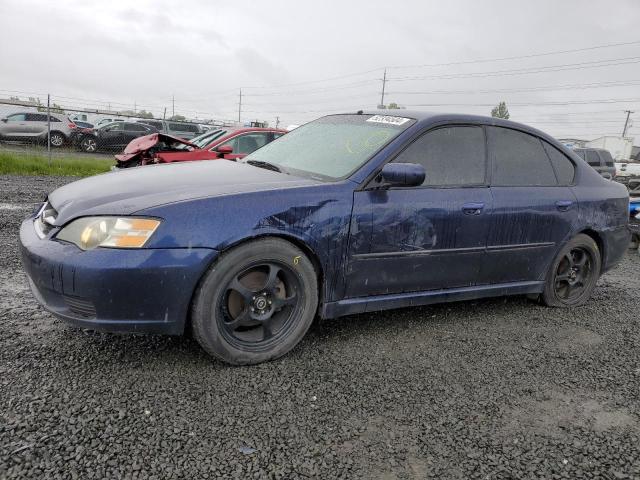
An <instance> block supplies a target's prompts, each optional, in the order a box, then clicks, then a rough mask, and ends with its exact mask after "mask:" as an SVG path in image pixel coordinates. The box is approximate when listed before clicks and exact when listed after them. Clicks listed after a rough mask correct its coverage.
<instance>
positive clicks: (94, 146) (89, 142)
mask: <svg viewBox="0 0 640 480" xmlns="http://www.w3.org/2000/svg"><path fill="white" fill-rule="evenodd" d="M80 148H81V149H82V151H83V152H87V153H94V152H95V151H96V150H98V143H97V142H96V139H95V138H93V137H84V138H83V139H82V141H81V142H80Z"/></svg>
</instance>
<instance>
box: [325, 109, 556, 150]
mask: <svg viewBox="0 0 640 480" xmlns="http://www.w3.org/2000/svg"><path fill="white" fill-rule="evenodd" d="M354 114H361V115H384V116H391V117H402V118H411V119H414V120H416V122H417V123H418V124H419V125H430V124H436V123H440V122H442V123H477V124H483V125H489V126H496V127H505V128H514V129H516V130H522V131H524V132H528V133H531V134H533V135H536V136H538V137H541V138H544V139H545V140H547V141H548V142H549V143H552V144H553V145H555V146H561V145H562V144H561V143H560V142H558V141H557V140H556V139H555V138H554V137H552V136H551V135H549V134H548V133H545V132H543V131H542V130H538V129H537V128H534V127H530V126H529V125H526V124H524V123H519V122H515V121H513V120H505V119H504V118H497V117H489V116H486V115H471V114H467V113H447V112H428V111H423V110H404V109H397V110H396V109H394V110H360V111H358V112H347V113H341V114H336V115H354ZM328 116H331V115H328Z"/></svg>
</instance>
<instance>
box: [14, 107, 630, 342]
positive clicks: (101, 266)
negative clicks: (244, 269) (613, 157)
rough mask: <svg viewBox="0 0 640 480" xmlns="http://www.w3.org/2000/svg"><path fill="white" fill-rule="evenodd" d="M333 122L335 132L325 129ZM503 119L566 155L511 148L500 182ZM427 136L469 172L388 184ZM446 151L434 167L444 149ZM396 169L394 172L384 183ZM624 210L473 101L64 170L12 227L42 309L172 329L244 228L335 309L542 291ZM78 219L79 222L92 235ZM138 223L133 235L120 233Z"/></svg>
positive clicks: (609, 263) (328, 309)
mask: <svg viewBox="0 0 640 480" xmlns="http://www.w3.org/2000/svg"><path fill="white" fill-rule="evenodd" d="M397 118H399V120H398V119H397ZM314 129H320V134H317V135H314V133H313V132H314ZM345 132H348V134H345ZM331 135H334V136H335V138H336V139H337V140H336V141H335V142H333V143H331V144H330V145H327V143H326V142H327V138H328V136H329V137H330V136H331ZM451 135H454V136H456V135H462V136H463V137H464V142H467V143H464V142H462V140H460V139H459V138H457V137H456V138H453V137H451ZM510 135H516V136H518V138H521V139H522V140H523V141H525V142H529V144H530V145H531V147H532V148H534V147H535V148H538V149H539V152H540V155H543V156H544V159H543V160H541V161H543V162H549V164H550V165H552V163H551V161H550V159H549V158H550V157H548V156H545V155H547V154H545V152H546V150H545V149H548V148H552V149H553V155H556V157H558V158H556V160H557V161H560V162H564V161H566V162H567V164H563V165H564V167H567V168H566V169H565V170H564V173H562V172H563V170H562V169H563V168H564V167H562V166H560V164H558V165H559V166H554V167H553V168H551V167H549V170H548V171H549V172H550V174H549V175H550V176H549V177H548V178H547V179H546V180H545V181H541V182H537V183H542V184H540V185H530V184H519V182H518V181H517V178H520V177H519V175H521V170H522V167H523V164H522V162H517V163H518V164H517V165H515V166H514V168H512V169H511V170H509V169H507V170H508V171H507V174H508V175H507V177H508V176H509V175H513V179H514V180H512V183H513V185H509V184H508V183H509V181H506V182H505V181H500V182H498V181H497V179H498V178H499V177H500V176H501V175H502V176H504V172H503V171H500V170H499V169H497V166H496V163H497V162H499V161H501V160H500V159H501V158H507V159H509V158H511V157H510V156H509V155H516V154H517V151H519V149H515V150H513V151H509V152H508V155H506V156H504V155H502V154H501V153H500V152H502V151H503V150H505V149H507V147H501V146H500V145H503V146H504V145H505V143H504V142H505V138H506V137H509V136H510ZM502 136H505V138H502ZM288 137H291V138H288ZM451 138H453V140H455V141H453V142H452V141H450V140H451ZM461 138H462V137H461ZM509 138H510V137H509ZM298 142H302V143H303V144H304V145H307V146H308V148H306V149H301V148H299V143H298ZM322 142H324V143H322ZM420 142H426V143H424V145H423V144H422V143H420ZM461 142H462V143H461ZM474 142H479V143H474ZM435 144H438V145H449V146H451V145H453V146H454V147H455V148H458V147H457V146H459V145H463V144H464V145H463V147H464V148H466V149H467V150H466V152H467V153H466V155H468V156H469V158H470V159H471V158H472V157H473V158H476V159H477V161H476V160H474V161H476V163H477V165H476V167H474V168H475V170H474V169H473V168H468V166H465V165H463V167H464V169H463V171H464V172H470V171H471V170H473V171H471V172H470V173H465V174H464V175H466V177H465V178H452V177H447V174H446V172H444V173H442V172H441V170H442V169H436V168H435V166H434V167H427V168H426V169H425V170H426V177H425V174H424V171H423V172H422V177H421V178H418V180H422V179H424V182H422V183H420V184H416V185H412V186H402V182H403V178H404V177H410V176H411V177H416V178H417V177H420V169H422V168H423V167H422V166H420V165H417V164H416V162H418V163H419V162H420V161H421V155H422V153H421V152H425V151H427V150H428V152H429V153H428V155H430V156H431V157H430V158H436V159H437V158H440V157H439V155H440V154H441V153H442V155H444V151H441V150H438V149H435V150H434V148H432V145H435ZM425 145H426V146H425ZM465 145H466V146H465ZM289 147H291V149H293V151H289V152H288V153H287V148H289ZM467 147H468V148H467ZM478 147H479V148H478ZM425 149H426V150H425ZM494 150H495V152H494V153H492V152H493V151H494ZM486 152H488V155H487V154H486ZM548 154H549V155H551V152H548ZM434 155H435V156H434ZM445 157H446V158H442V159H441V164H442V166H443V168H444V170H446V168H445V167H446V166H447V165H449V164H450V163H451V162H453V161H454V160H455V158H450V157H447V156H446V155H445ZM320 158H322V159H324V163H323V162H321V161H319V159H320ZM346 159H354V160H353V163H349V162H348V161H347V160H346ZM525 160H527V159H525ZM349 161H350V160H349ZM439 161H440V160H439ZM470 161H471V160H470ZM271 162H273V163H271ZM454 163H455V162H454ZM545 164H546V163H545ZM525 166H526V165H525ZM569 167H570V171H569V170H568V169H569ZM545 168H546V167H545ZM276 170H279V171H276ZM385 172H386V173H385ZM439 172H440V173H439ZM554 172H555V173H554ZM414 173H415V174H414ZM529 175H530V176H531V175H534V174H532V173H529ZM394 176H395V177H402V178H400V179H399V180H398V181H397V183H396V184H395V186H394V185H391V184H388V183H386V181H385V178H389V179H393V178H394ZM430 179H431V180H430ZM412 181H413V180H412ZM545 182H546V183H545ZM628 215H629V212H628V195H627V191H626V189H625V187H624V186H622V185H619V184H616V183H615V182H611V181H608V180H606V179H604V178H602V177H601V176H600V175H599V174H598V173H597V172H596V171H594V170H593V169H592V168H591V167H589V166H588V165H587V164H586V163H585V162H584V161H583V160H582V159H580V158H578V157H577V156H576V155H575V154H573V153H571V152H570V151H569V150H567V149H565V148H564V147H563V146H562V145H560V144H559V143H558V142H556V141H555V140H554V139H553V138H551V137H550V136H548V135H546V134H544V133H542V132H540V131H537V130H535V129H532V128H529V127H527V126H524V125H521V124H517V123H514V122H509V121H504V120H498V119H491V118H485V117H476V116H467V115H447V114H428V113H420V112H409V111H403V112H402V117H388V116H387V115H384V114H382V113H379V112H371V113H361V114H349V115H335V116H329V117H323V118H321V119H319V120H317V121H315V122H311V123H310V124H307V125H306V126H303V127H300V128H299V129H296V130H294V131H293V132H291V133H289V134H287V136H285V137H283V138H282V139H280V140H279V141H278V142H274V143H273V144H271V145H268V146H266V147H264V148H263V149H261V150H258V151H256V153H255V154H253V155H250V156H249V157H247V158H246V159H245V160H243V161H240V162H185V163H177V164H173V165H153V166H150V167H147V168H141V169H127V170H120V171H116V172H112V173H108V174H104V175H99V176H95V177H91V178H88V179H84V180H80V181H78V182H75V183H72V184H69V185H66V186H64V187H61V188H59V189H57V190H56V191H54V192H53V193H51V194H50V195H49V197H48V199H47V202H46V203H45V204H44V205H43V206H42V208H41V209H40V211H39V212H37V213H36V214H34V215H33V216H32V217H31V218H28V219H27V220H25V222H24V223H23V224H22V227H21V231H20V240H21V245H22V259H23V264H24V268H25V271H26V272H27V274H28V277H29V279H30V283H31V286H32V289H33V292H34V294H35V296H36V297H37V298H38V300H39V301H40V302H41V303H42V304H43V305H44V306H45V307H46V308H47V309H49V310H50V311H52V312H53V313H54V314H56V315H57V316H59V317H61V318H63V319H65V320H67V321H69V322H71V323H73V324H75V325H79V326H82V327H89V328H95V329H103V330H109V331H130V332H140V331H144V332H154V333H165V334H181V333H182V332H183V331H184V329H185V325H186V324H187V322H188V319H189V314H190V312H191V311H192V310H191V309H192V306H193V301H194V298H195V297H196V296H197V294H198V288H199V287H202V286H203V279H204V278H206V276H207V275H209V274H210V273H211V272H212V271H213V270H215V269H213V270H211V269H212V267H213V266H216V265H218V263H219V262H223V261H224V258H225V256H227V255H231V252H233V251H234V250H235V249H238V248H242V246H243V245H245V244H247V243H251V242H257V241H260V240H264V239H269V238H273V239H278V241H285V242H287V243H288V244H290V245H292V248H293V247H295V248H296V249H298V250H299V251H300V252H301V253H300V255H298V256H297V257H298V258H299V257H300V256H304V257H305V258H308V259H309V262H310V264H311V265H313V270H314V271H315V272H316V274H317V285H318V305H317V312H318V314H319V315H320V316H321V317H323V318H332V317H339V316H343V315H348V314H354V313H359V312H367V311H375V310H382V309H389V308H398V307H407V306H412V305H424V304H429V303H435V302H442V301H454V300H466V299H473V298H481V297H488V296H496V295H508V294H539V293H541V292H543V289H544V288H545V287H544V286H545V280H546V279H547V277H548V275H549V271H550V268H551V265H552V263H553V262H554V261H555V260H554V259H555V258H556V257H557V255H558V252H560V251H561V250H562V249H563V248H564V247H565V246H566V245H567V244H568V243H569V242H570V241H571V239H573V238H576V236H579V235H582V237H583V238H584V236H585V235H586V236H588V237H589V238H592V239H593V241H594V242H596V243H597V245H598V247H599V252H600V255H601V258H599V259H598V262H600V261H601V265H602V268H601V270H600V271H599V272H598V273H602V272H604V271H606V270H608V269H610V268H612V267H613V266H614V265H615V264H616V263H617V262H618V261H619V260H620V258H621V256H622V255H623V253H624V251H625V249H626V247H627V244H628V241H629V232H628V229H627V223H628ZM116 217H117V218H118V220H117V221H121V223H122V224H123V225H124V227H122V229H123V231H125V233H126V234H122V235H120V234H118V235H120V236H118V237H117V239H116V240H113V239H111V238H110V237H109V238H107V241H106V242H107V243H105V245H106V246H98V247H97V248H86V249H84V248H82V247H81V246H79V245H80V244H81V241H80V240H73V238H75V237H73V235H72V232H70V230H73V228H75V227H74V225H77V224H78V222H81V221H85V220H86V219H90V220H91V219H96V218H97V219H100V218H105V219H110V218H116ZM128 219H131V220H130V221H129V220H128ZM91 221H93V220H91ZM127 222H128V223H127ZM135 222H138V225H139V226H138V227H135V228H134V230H136V229H137V230H136V231H134V232H133V233H131V229H130V224H131V225H132V224H134V223H135ZM140 222H142V223H140ZM148 225H155V229H154V230H153V231H152V232H151V234H148V231H147V230H146V229H147V228H151V227H147V226H148ZM100 228H102V227H100ZM105 228H107V227H105ZM109 228H111V227H109ZM114 228H115V227H114ZM93 232H94V230H91V231H89V233H87V231H86V230H85V231H82V233H78V237H80V236H86V237H87V241H90V238H89V237H90V236H91V235H93V234H94V233H93ZM145 232H147V233H145ZM97 234H98V235H99V232H98V233H97ZM114 235H115V234H114ZM144 235H147V236H146V237H144ZM131 236H133V240H131V238H129V237H131ZM140 236H143V237H144V238H145V239H146V240H145V241H144V242H142V244H141V245H140V246H139V248H128V247H129V246H130V243H127V242H131V241H133V242H134V243H135V242H136V241H137V240H136V239H137V238H138V237H140ZM64 238H67V240H65V239H64ZM69 238H71V239H72V240H71V241H69V240H68V239H69ZM105 238H106V237H105ZM114 238H115V237H114ZM122 238H124V239H125V240H124V241H125V243H122V244H120V243H118V242H121V241H122V240H121V239H122ZM83 241H84V240H83ZM297 262H298V260H297V259H296V258H292V259H291V264H290V265H289V266H290V268H291V271H293V272H294V273H295V269H296V265H297ZM298 293H299V294H302V293H304V292H298ZM254 299H255V296H254ZM259 300H262V298H260V299H259ZM252 308H253V307H252ZM314 311H315V310H314ZM312 313H313V312H312Z"/></svg>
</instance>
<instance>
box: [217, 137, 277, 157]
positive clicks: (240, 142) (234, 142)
mask: <svg viewBox="0 0 640 480" xmlns="http://www.w3.org/2000/svg"><path fill="white" fill-rule="evenodd" d="M267 136H268V134H267V133H247V134H244V135H239V136H237V137H235V138H233V139H231V140H229V141H228V142H226V143H225V144H224V145H223V146H229V147H231V148H233V153H237V154H243V155H248V154H249V153H253V152H255V151H256V150H257V149H259V148H261V147H264V146H265V145H266V144H267V143H268V138H267Z"/></svg>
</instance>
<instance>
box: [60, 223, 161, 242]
mask: <svg viewBox="0 0 640 480" xmlns="http://www.w3.org/2000/svg"><path fill="white" fill-rule="evenodd" d="M159 225H160V221H159V220H154V219H152V218H134V217H85V218H79V219H78V220H74V221H73V222H71V223H70V224H69V225H67V226H66V227H64V228H63V229H62V230H61V231H60V233H58V235H56V238H57V239H59V240H64V241H66V242H71V243H75V244H76V245H77V246H78V247H80V248H81V249H82V250H91V249H93V248H96V247H113V248H142V247H143V246H144V244H145V243H147V240H149V238H150V237H151V235H153V232H155V231H156V229H157V228H158V226H159Z"/></svg>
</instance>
